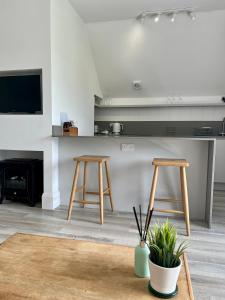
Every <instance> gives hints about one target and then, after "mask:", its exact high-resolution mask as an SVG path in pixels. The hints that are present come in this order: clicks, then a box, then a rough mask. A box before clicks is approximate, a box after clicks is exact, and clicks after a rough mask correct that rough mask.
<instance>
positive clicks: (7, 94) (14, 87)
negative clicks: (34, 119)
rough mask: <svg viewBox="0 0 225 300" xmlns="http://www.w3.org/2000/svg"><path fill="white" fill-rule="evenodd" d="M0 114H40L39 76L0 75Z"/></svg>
mask: <svg viewBox="0 0 225 300" xmlns="http://www.w3.org/2000/svg"><path fill="white" fill-rule="evenodd" d="M0 113H2V114H4V113H8V114H42V89H41V74H28V75H0Z"/></svg>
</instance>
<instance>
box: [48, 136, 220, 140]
mask: <svg viewBox="0 0 225 300" xmlns="http://www.w3.org/2000/svg"><path fill="white" fill-rule="evenodd" d="M52 137H56V138H68V139H79V138H89V139H118V138H120V139H123V138H131V139H161V138H162V139H192V140H221V139H222V140H224V141H225V137H221V136H146V135H145V136H141V135H138V136H137V135H101V134H98V135H94V136H63V135H52Z"/></svg>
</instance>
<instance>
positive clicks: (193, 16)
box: [188, 11, 196, 21]
mask: <svg viewBox="0 0 225 300" xmlns="http://www.w3.org/2000/svg"><path fill="white" fill-rule="evenodd" d="M188 15H189V17H190V18H191V20H192V21H195V20H196V15H195V14H194V13H193V11H189V12H188Z"/></svg>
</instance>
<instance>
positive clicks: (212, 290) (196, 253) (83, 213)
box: [0, 193, 225, 300]
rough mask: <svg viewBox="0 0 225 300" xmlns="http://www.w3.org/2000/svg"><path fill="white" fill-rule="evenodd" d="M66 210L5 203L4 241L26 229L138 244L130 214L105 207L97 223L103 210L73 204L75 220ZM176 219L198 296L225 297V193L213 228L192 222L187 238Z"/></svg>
mask: <svg viewBox="0 0 225 300" xmlns="http://www.w3.org/2000/svg"><path fill="white" fill-rule="evenodd" d="M66 215H67V207H63V206H61V207H59V208H57V209H56V210H54V211H46V210H42V209H41V208H39V207H27V206H25V205H23V204H21V203H12V202H6V203H4V204H2V205H0V242H1V243H2V242H4V241H5V240H6V239H7V238H8V237H9V236H11V235H13V234H15V233H16V232H21V233H31V234H38V235H45V236H57V237H62V238H69V239H81V240H83V239H84V240H93V241H97V242H104V243H112V244H121V245H128V246H136V245H137V243H138V235H137V229H136V225H135V220H134V217H133V214H131V213H121V212H114V213H112V212H110V211H105V224H104V225H102V226H101V225H99V223H98V222H99V211H98V209H89V208H84V209H83V208H74V210H73V212H72V220H71V221H70V222H67V221H66ZM162 219H163V220H165V219H164V218H159V217H153V220H152V223H154V221H156V220H162ZM172 221H173V222H174V223H175V225H176V226H177V229H178V233H179V239H180V240H183V239H188V240H190V247H189V249H188V261H189V265H190V272H191V279H192V285H193V289H194V294H195V299H196V300H220V299H225V194H222V193H220V194H216V195H215V197H214V211H213V224H212V228H211V229H208V228H206V227H205V225H204V224H203V223H201V222H192V223H191V237H190V238H187V237H185V235H184V234H185V225H184V222H183V220H182V219H173V220H172ZM9 300H10V299H9ZM106 300H107V299H106ZM184 300H185V299H184Z"/></svg>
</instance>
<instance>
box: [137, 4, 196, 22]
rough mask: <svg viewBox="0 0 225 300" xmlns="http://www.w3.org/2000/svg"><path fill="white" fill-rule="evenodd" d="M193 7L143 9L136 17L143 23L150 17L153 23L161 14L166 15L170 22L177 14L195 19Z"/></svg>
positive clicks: (157, 20)
mask: <svg viewBox="0 0 225 300" xmlns="http://www.w3.org/2000/svg"><path fill="white" fill-rule="evenodd" d="M194 10H195V9H194V8H192V7H188V8H176V9H172V10H171V9H167V10H161V11H144V12H142V13H141V14H139V15H138V16H137V17H136V19H137V20H138V21H139V22H140V23H142V24H143V23H144V22H145V20H146V18H151V19H153V21H154V22H155V23H157V22H159V19H160V17H161V16H167V17H169V18H170V21H171V22H174V21H175V19H176V16H177V15H182V14H183V15H184V14H185V15H186V16H187V15H188V16H189V17H190V18H191V20H193V21H194V20H195V19H196V14H195V13H194Z"/></svg>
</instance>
